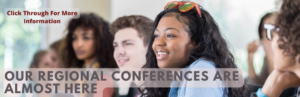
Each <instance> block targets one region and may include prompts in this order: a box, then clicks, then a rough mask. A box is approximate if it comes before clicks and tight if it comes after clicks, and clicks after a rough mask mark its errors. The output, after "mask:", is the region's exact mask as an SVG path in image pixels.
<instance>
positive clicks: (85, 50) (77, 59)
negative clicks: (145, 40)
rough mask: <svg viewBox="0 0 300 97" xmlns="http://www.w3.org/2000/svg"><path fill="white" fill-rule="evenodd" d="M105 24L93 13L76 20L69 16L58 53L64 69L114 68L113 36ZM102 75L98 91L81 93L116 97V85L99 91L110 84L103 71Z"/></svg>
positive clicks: (108, 77) (115, 65) (115, 66)
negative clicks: (59, 52) (95, 92)
mask: <svg viewBox="0 0 300 97" xmlns="http://www.w3.org/2000/svg"><path fill="white" fill-rule="evenodd" d="M108 26H109V24H108V23H107V22H106V21H104V20H103V18H101V17H99V16H97V15H95V14H94V13H89V14H84V13H83V14H80V16H79V18H78V19H71V20H70V22H69V24H68V26H67V34H66V36H65V38H64V40H63V41H62V50H61V54H62V61H63V64H64V66H65V68H117V67H118V66H117V64H116V62H115V61H114V58H113V50H114V48H113V45H112V43H113V35H112V34H111V33H110V32H109V30H108V29H109V28H108ZM103 78H105V79H107V81H97V91H98V92H97V93H98V94H83V95H84V96H89V97H90V96H95V97H96V96H103V97H117V96H118V89H117V88H105V89H104V91H103V90H101V89H102V88H103V87H106V85H107V86H114V82H113V81H112V78H110V76H109V75H106V74H104V75H103ZM99 89H100V90H99ZM102 93H103V94H102ZM81 96H82V95H81Z"/></svg>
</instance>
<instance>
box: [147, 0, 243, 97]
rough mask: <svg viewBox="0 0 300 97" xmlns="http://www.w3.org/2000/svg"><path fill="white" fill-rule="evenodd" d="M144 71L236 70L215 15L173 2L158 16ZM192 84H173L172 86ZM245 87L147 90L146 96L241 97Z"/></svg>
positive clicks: (189, 5) (197, 6)
mask: <svg viewBox="0 0 300 97" xmlns="http://www.w3.org/2000/svg"><path fill="white" fill-rule="evenodd" d="M154 27H155V28H156V29H155V30H154V32H152V37H151V40H150V43H149V45H151V46H148V52H147V55H146V59H147V62H146V65H145V66H144V67H145V68H212V69H216V68H237V66H236V65H235V64H234V58H233V56H232V54H231V52H230V51H229V49H228V46H227V43H226V41H225V39H224V38H223V37H222V35H221V32H220V30H219V27H218V26H217V24H216V22H215V20H214V19H213V18H212V16H211V15H210V14H209V13H208V12H207V11H206V10H204V9H202V7H201V6H200V5H198V4H196V3H193V2H177V1H173V2H170V3H168V4H167V5H166V7H165V10H164V11H162V12H161V13H160V14H158V15H157V17H156V19H155V22H154ZM153 85H156V84H155V83H154V84H153ZM178 85H179V86H180V85H192V84H191V83H189V82H186V81H183V82H176V81H174V82H173V83H172V84H171V86H170V87H172V86H178ZM243 90H244V88H243V87H241V88H227V87H215V88H186V87H180V88H175V87H172V88H171V89H169V88H145V89H144V91H147V92H144V93H143V95H144V96H147V97H166V96H169V97H222V96H224V97H242V93H243Z"/></svg>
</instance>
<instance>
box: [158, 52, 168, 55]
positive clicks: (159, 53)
mask: <svg viewBox="0 0 300 97" xmlns="http://www.w3.org/2000/svg"><path fill="white" fill-rule="evenodd" d="M157 54H158V55H161V54H165V55H166V54H167V53H166V52H158V53H157Z"/></svg>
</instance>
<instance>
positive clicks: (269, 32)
mask: <svg viewBox="0 0 300 97" xmlns="http://www.w3.org/2000/svg"><path fill="white" fill-rule="evenodd" d="M264 29H265V30H266V34H267V35H266V36H267V39H268V40H272V39H273V36H274V35H273V34H274V33H275V32H278V31H279V28H275V26H274V25H272V24H264Z"/></svg>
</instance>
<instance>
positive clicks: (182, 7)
mask: <svg viewBox="0 0 300 97" xmlns="http://www.w3.org/2000/svg"><path fill="white" fill-rule="evenodd" d="M177 7H178V10H179V11H180V12H188V11H190V10H191V9H193V8H194V7H196V10H197V12H198V14H199V16H200V17H202V13H201V11H200V9H199V5H198V4H197V3H194V2H188V1H187V2H186V1H171V2H169V3H168V4H167V5H166V6H165V8H164V10H167V9H173V8H177ZM200 7H201V6H200Z"/></svg>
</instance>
